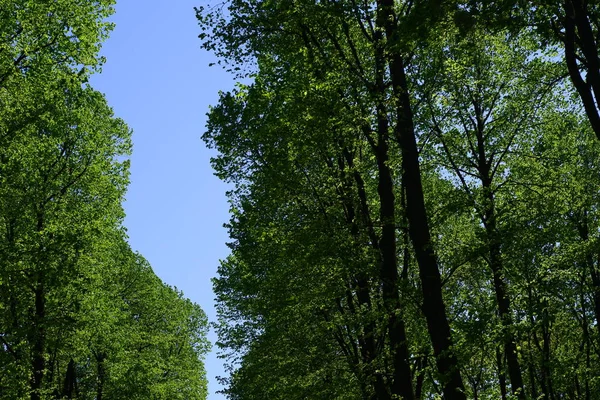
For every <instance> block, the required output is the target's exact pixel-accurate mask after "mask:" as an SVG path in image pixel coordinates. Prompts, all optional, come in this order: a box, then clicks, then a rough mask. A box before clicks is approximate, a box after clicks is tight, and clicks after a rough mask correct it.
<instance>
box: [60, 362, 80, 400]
mask: <svg viewBox="0 0 600 400" xmlns="http://www.w3.org/2000/svg"><path fill="white" fill-rule="evenodd" d="M76 385H77V375H76V373H75V361H74V360H73V359H72V358H71V360H70V361H69V365H67V373H66V375H65V382H64V385H63V396H66V398H67V399H74V398H75V396H76V391H77V389H76Z"/></svg>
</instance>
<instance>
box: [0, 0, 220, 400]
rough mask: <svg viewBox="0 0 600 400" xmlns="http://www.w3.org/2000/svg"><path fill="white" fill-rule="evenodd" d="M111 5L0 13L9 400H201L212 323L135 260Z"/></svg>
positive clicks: (71, 1)
mask: <svg viewBox="0 0 600 400" xmlns="http://www.w3.org/2000/svg"><path fill="white" fill-rule="evenodd" d="M113 4H114V1H112V0H98V1H87V0H53V1H27V0H0V398H2V399H31V400H41V399H90V400H91V399H94V400H101V399H104V400H109V399H144V400H147V399H165V400H167V399H169V400H171V399H182V400H183V399H186V400H189V399H204V398H206V395H207V388H206V376H205V371H204V365H203V362H202V358H203V356H204V354H206V352H207V351H208V350H209V345H208V342H207V340H206V331H207V321H206V316H205V314H204V312H203V311H202V310H201V309H200V307H199V306H198V305H196V304H193V303H192V302H191V301H189V300H187V299H185V298H184V297H183V295H182V293H181V292H179V291H178V290H176V289H175V288H172V287H170V286H168V285H166V284H164V283H163V282H162V281H161V280H160V279H159V278H158V277H157V276H156V275H155V274H154V272H153V271H152V269H151V267H150V265H149V264H148V262H147V261H146V260H145V259H144V258H143V257H142V256H141V255H139V254H137V253H136V252H134V251H132V249H130V247H129V245H128V243H127V236H126V233H125V228H124V227H123V219H124V210H123V207H122V202H123V200H124V194H125V190H126V188H127V185H128V182H129V172H128V168H129V161H128V156H129V154H130V151H131V137H130V136H131V132H130V129H129V128H128V127H127V125H126V124H125V123H124V121H122V120H120V119H118V118H116V117H115V116H114V115H113V111H112V110H111V108H110V107H109V106H108V105H107V103H106V100H105V98H104V96H103V95H102V94H101V93H99V92H97V91H95V90H94V89H93V88H92V87H91V86H90V85H89V84H88V78H89V76H90V75H91V74H93V73H95V72H98V71H99V69H100V67H101V65H102V63H103V59H102V58H101V57H100V56H99V54H98V52H99V49H100V46H101V43H102V42H103V41H104V40H105V39H106V38H107V37H108V34H109V32H110V30H111V29H112V24H111V23H109V22H107V18H108V17H109V16H110V15H111V14H112V13H113Z"/></svg>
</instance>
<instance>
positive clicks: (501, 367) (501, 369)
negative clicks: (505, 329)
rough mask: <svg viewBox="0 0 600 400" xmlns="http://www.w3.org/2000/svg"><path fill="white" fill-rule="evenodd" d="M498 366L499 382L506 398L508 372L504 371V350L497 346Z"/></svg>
mask: <svg viewBox="0 0 600 400" xmlns="http://www.w3.org/2000/svg"><path fill="white" fill-rule="evenodd" d="M496 368H498V384H499V385H500V396H501V399H502V400H506V394H507V391H506V374H505V373H504V362H503V360H502V351H501V350H500V348H498V347H497V348H496Z"/></svg>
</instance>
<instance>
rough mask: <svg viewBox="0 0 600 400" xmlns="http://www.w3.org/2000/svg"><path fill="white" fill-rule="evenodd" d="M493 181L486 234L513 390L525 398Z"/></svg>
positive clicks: (487, 188)
mask: <svg viewBox="0 0 600 400" xmlns="http://www.w3.org/2000/svg"><path fill="white" fill-rule="evenodd" d="M490 186H491V181H490V180H489V179H487V180H485V182H484V184H483V190H484V192H486V193H487V203H488V204H487V210H486V212H485V221H483V223H484V226H485V230H486V235H487V238H488V243H489V257H490V268H491V270H492V275H493V281H494V291H495V292H496V302H497V304H498V315H499V316H500V321H501V323H502V329H503V331H504V332H503V335H502V340H503V345H504V354H505V356H506V364H507V367H508V376H509V378H510V385H511V389H512V392H513V393H514V394H516V395H517V397H518V398H520V399H525V398H526V395H525V390H524V387H523V377H522V374H521V365H520V363H519V359H518V355H517V346H516V343H515V336H514V333H513V332H512V328H513V320H512V315H511V309H510V297H509V295H508V292H507V290H506V281H505V278H504V276H503V274H504V271H503V265H502V256H501V252H500V241H499V239H498V233H497V227H496V215H495V207H494V195H493V193H492V188H491V187H490Z"/></svg>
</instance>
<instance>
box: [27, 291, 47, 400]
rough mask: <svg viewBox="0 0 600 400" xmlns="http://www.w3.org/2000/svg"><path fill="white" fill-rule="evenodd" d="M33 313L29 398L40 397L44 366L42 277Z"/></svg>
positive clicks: (34, 399)
mask: <svg viewBox="0 0 600 400" xmlns="http://www.w3.org/2000/svg"><path fill="white" fill-rule="evenodd" d="M34 296H35V315H34V317H33V327H32V329H33V353H32V361H31V367H32V372H33V373H32V377H31V385H30V387H31V400H40V399H41V389H42V382H43V379H44V370H45V368H46V358H45V355H44V352H45V350H46V329H45V327H44V323H45V321H44V320H45V316H46V297H45V296H46V293H45V289H44V285H43V283H42V279H39V281H38V283H37V285H36V288H35V291H34Z"/></svg>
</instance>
